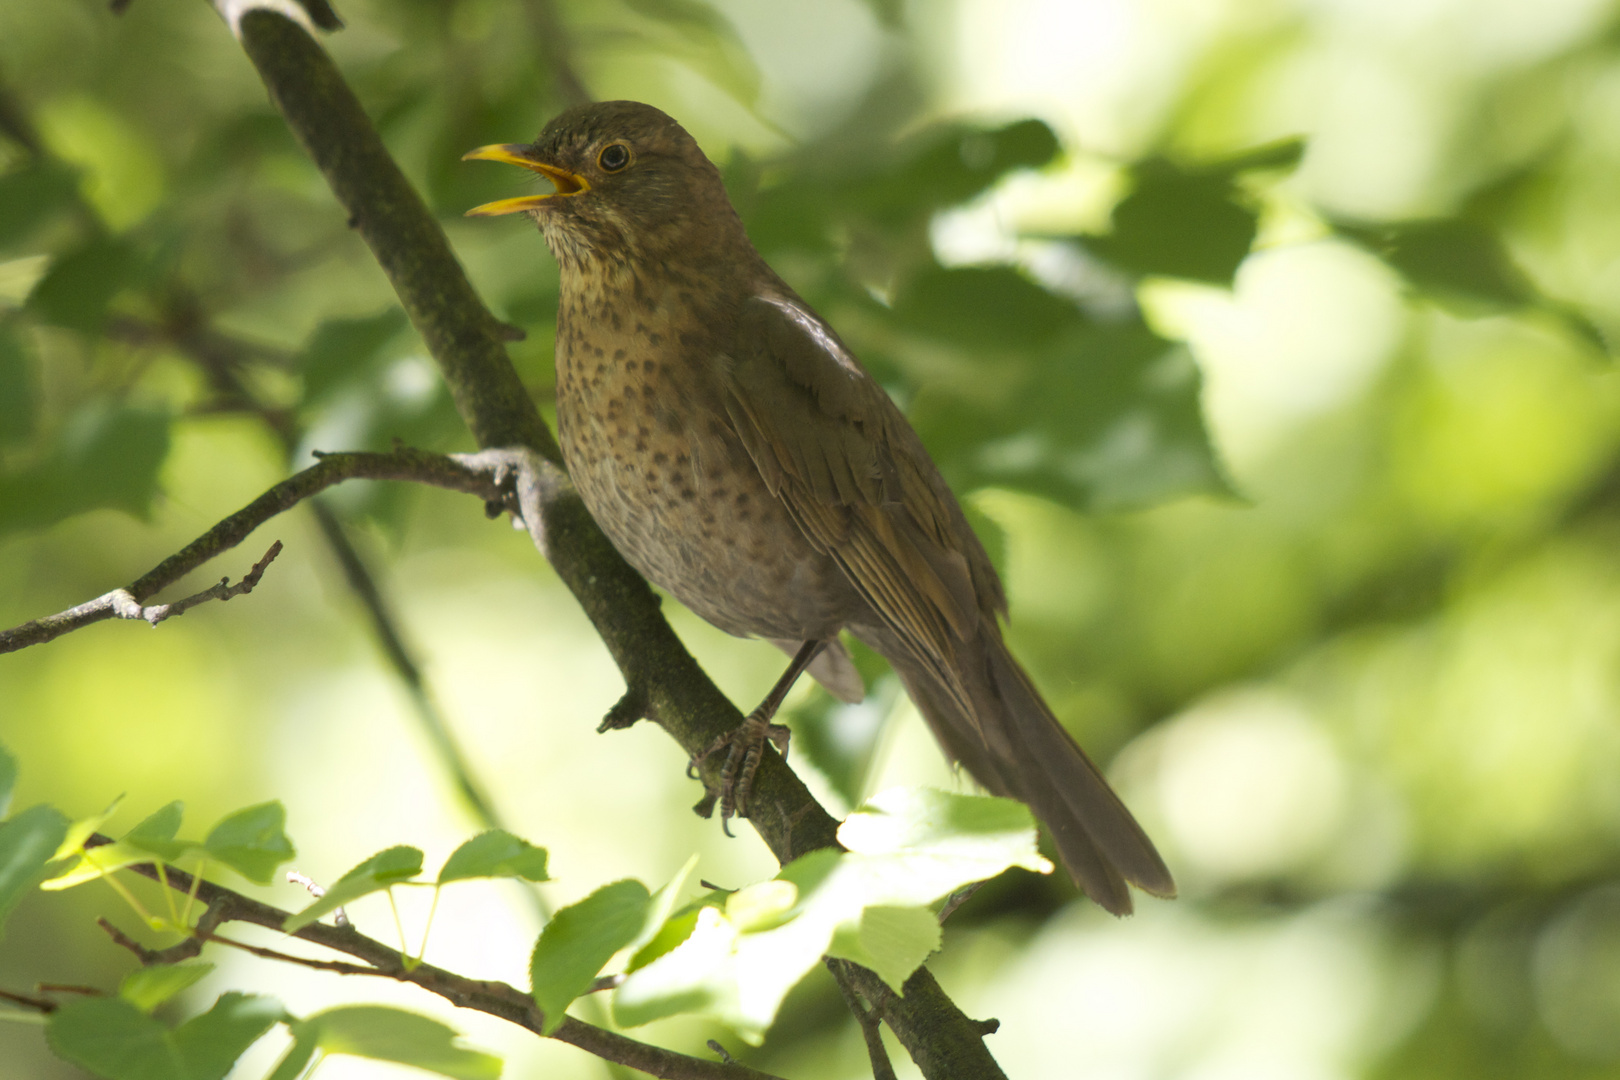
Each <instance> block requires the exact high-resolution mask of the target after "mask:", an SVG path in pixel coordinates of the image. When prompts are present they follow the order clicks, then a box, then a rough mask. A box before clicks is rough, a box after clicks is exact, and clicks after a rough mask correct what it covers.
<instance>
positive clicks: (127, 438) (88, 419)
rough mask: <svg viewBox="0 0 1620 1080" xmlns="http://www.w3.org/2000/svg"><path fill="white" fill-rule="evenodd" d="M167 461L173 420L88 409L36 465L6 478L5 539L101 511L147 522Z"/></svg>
mask: <svg viewBox="0 0 1620 1080" xmlns="http://www.w3.org/2000/svg"><path fill="white" fill-rule="evenodd" d="M168 453H169V415H168V414H167V413H163V412H155V411H152V410H148V409H142V408H135V407H132V406H129V405H125V404H122V403H119V402H117V401H113V400H109V399H100V400H96V401H91V402H88V403H86V404H85V405H83V406H81V407H80V408H79V409H78V410H77V411H76V412H75V413H74V414H73V415H72V416H71V417H69V418H68V421H67V423H66V424H65V425H64V426H63V429H62V431H61V433H60V435H59V436H58V438H57V439H56V442H55V445H53V446H52V447H51V448H50V449H49V452H48V453H47V454H45V455H44V456H43V457H42V458H41V460H40V461H39V462H38V463H37V464H36V465H34V466H33V467H32V468H29V469H21V470H17V471H14V472H9V473H3V474H0V535H3V534H5V533H7V532H11V531H15V530H17V529H42V528H45V527H47V526H49V525H53V524H55V523H56V522H58V521H61V520H62V519H64V518H68V517H71V516H73V515H74V514H79V513H83V512H84V511H86V510H95V509H98V508H101V507H109V508H112V509H115V510H123V511H125V512H127V513H130V514H134V515H135V516H137V517H144V516H145V515H146V513H147V511H148V509H149V508H150V506H151V504H152V500H153V498H154V497H155V496H156V495H157V491H158V470H159V469H160V468H161V466H162V465H163V460H164V459H165V458H166V457H167V456H168Z"/></svg>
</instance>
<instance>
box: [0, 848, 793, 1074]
mask: <svg viewBox="0 0 1620 1080" xmlns="http://www.w3.org/2000/svg"><path fill="white" fill-rule="evenodd" d="M110 843H112V839H111V837H106V836H101V835H99V834H98V835H96V836H93V837H91V838H90V840H89V841H87V842H86V845H85V846H86V847H98V846H101V845H103V844H110ZM127 869H129V870H133V871H134V872H135V873H137V874H140V875H141V876H143V877H147V878H150V879H151V880H153V881H156V882H158V883H159V884H163V885H166V886H168V887H169V888H171V889H173V890H175V891H176V892H180V893H191V892H192V890H193V889H195V890H196V891H195V894H194V895H195V896H196V897H197V899H199V900H201V901H202V902H203V903H204V904H206V905H208V906H207V909H206V915H205V919H206V920H207V922H206V928H203V927H202V924H200V926H199V928H200V929H201V937H202V938H204V939H207V940H215V941H220V942H221V943H222V944H227V945H231V946H235V947H236V948H242V949H246V950H247V951H249V952H252V953H255V954H256V955H259V956H263V957H265V958H266V959H272V960H279V961H283V962H291V963H298V964H302V965H304V966H309V967H318V968H321V969H323V970H329V971H337V972H340V973H345V974H352V973H359V972H363V973H364V974H368V975H379V976H384V977H387V978H390V979H395V980H397V981H399V982H404V983H413V984H415V985H416V986H419V987H421V988H422V989H424V990H426V991H428V992H429V993H432V994H437V995H438V996H440V997H442V998H444V999H445V1000H446V1001H448V1002H450V1003H451V1004H453V1005H457V1006H460V1007H461V1008H464V1009H475V1010H477V1011H478V1012H483V1013H488V1014H489V1015H491V1016H495V1017H499V1018H500V1019H502V1020H506V1021H509V1022H511V1023H513V1024H517V1025H518V1026H519V1027H523V1028H527V1029H528V1030H530V1031H532V1032H534V1033H535V1034H536V1035H543V1034H544V1022H545V1017H544V1015H543V1014H542V1013H541V1012H540V1009H539V1007H538V1006H537V1005H535V1003H534V999H533V998H532V997H530V996H529V995H528V994H525V993H524V992H523V991H521V990H519V989H517V988H516V987H514V986H511V985H509V984H507V983H504V982H496V981H490V980H484V979H470V978H468V977H466V976H465V975H458V974H456V973H455V972H453V971H446V970H445V969H444V968H440V967H435V966H434V965H432V964H427V963H419V964H415V965H413V966H411V967H410V968H409V969H407V968H406V966H405V961H404V957H402V956H401V955H400V953H399V950H397V949H393V948H390V947H389V946H387V945H384V944H383V943H382V942H380V941H377V940H376V939H374V938H369V937H367V936H366V935H364V934H362V933H360V932H359V931H358V930H356V929H354V927H352V926H327V925H326V924H324V923H318V922H317V923H311V924H310V925H308V926H306V927H304V928H303V929H301V930H299V931H297V932H296V933H294V934H293V935H292V936H293V937H296V938H300V939H302V940H304V941H308V942H312V943H314V944H316V945H320V946H323V947H325V948H328V949H331V950H332V951H334V952H338V953H342V954H343V955H345V956H351V957H354V958H355V959H358V960H361V961H364V963H365V965H366V966H365V967H364V968H360V967H358V966H357V965H354V964H347V963H342V962H338V961H319V960H316V961H310V960H307V959H305V958H302V957H295V956H291V955H289V954H284V953H280V952H277V951H275V950H272V949H260V948H258V947H257V946H247V945H244V944H242V943H241V942H236V941H227V940H225V939H223V938H220V937H219V936H218V935H217V934H216V933H215V932H214V928H215V927H217V926H219V925H221V924H223V923H227V922H241V923H249V924H251V925H253V926H262V927H264V928H265V929H267V930H274V931H277V932H280V930H281V928H282V926H283V925H284V924H285V923H286V921H287V919H288V918H290V917H291V913H290V912H286V911H283V910H281V909H280V908H276V907H271V906H270V905H269V904H264V903H260V902H259V901H257V900H254V899H252V898H251V897H247V896H243V895H242V894H241V893H239V892H235V891H234V890H231V889H227V888H225V887H224V886H222V885H215V884H214V883H213V882H211V881H198V882H195V883H194V882H193V880H192V876H191V875H190V874H188V873H186V872H185V871H184V870H179V869H176V868H175V867H172V866H168V865H165V866H164V867H163V872H162V873H161V874H159V873H158V868H157V866H156V865H155V864H153V863H141V864H139V865H136V866H131V867H128V868H127ZM106 928H107V930H108V932H109V933H110V934H112V935H113V937H114V939H115V940H118V939H123V940H122V941H120V942H119V943H120V944H124V945H125V947H126V948H131V949H132V951H134V952H135V954H136V955H137V956H139V957H140V958H141V960H142V962H143V963H151V962H158V963H162V962H164V961H165V960H166V959H167V953H168V952H169V951H168V950H165V952H164V953H163V954H158V953H152V952H151V951H150V950H147V949H145V948H143V947H142V946H140V945H138V944H136V943H135V942H133V941H129V939H128V938H127V937H125V935H123V934H122V933H120V932H118V931H116V930H114V929H113V928H112V927H111V926H110V925H108V926H107V927H106ZM126 943H127V944H126ZM188 943H189V942H183V943H182V945H184V944H188ZM7 996H10V995H7ZM549 1037H550V1038H553V1039H556V1040H558V1041H560V1042H565V1043H568V1044H570V1045H572V1046H577V1047H579V1048H580V1049H582V1050H585V1051H588V1052H589V1053H592V1054H595V1055H596V1056H597V1057H600V1058H604V1059H606V1060H608V1061H612V1062H616V1063H618V1064H620V1065H628V1066H630V1067H631V1068H633V1069H640V1070H641V1071H642V1072H645V1073H649V1074H651V1075H653V1076H657V1077H663V1078H665V1080H781V1078H780V1077H775V1076H772V1075H771V1074H769V1073H762V1072H760V1071H759V1070H757V1069H750V1068H747V1067H746V1066H743V1065H734V1064H724V1063H718V1062H711V1061H704V1060H702V1059H701V1058H694V1057H689V1056H687V1055H686V1054H681V1053H677V1052H676V1051H674V1050H665V1049H662V1048H661V1047H657V1046H650V1045H648V1044H647V1043H643V1042H638V1041H637V1040H635V1039H630V1038H626V1037H625V1036H623V1035H619V1034H616V1033H615V1032H611V1031H607V1030H605V1029H603V1028H599V1027H594V1026H592V1025H591V1024H587V1023H585V1022H584V1021H583V1020H576V1019H574V1018H573V1017H571V1016H568V1017H564V1018H563V1022H562V1026H561V1027H559V1028H558V1029H557V1030H556V1031H554V1032H552V1034H551V1035H550V1036H549Z"/></svg>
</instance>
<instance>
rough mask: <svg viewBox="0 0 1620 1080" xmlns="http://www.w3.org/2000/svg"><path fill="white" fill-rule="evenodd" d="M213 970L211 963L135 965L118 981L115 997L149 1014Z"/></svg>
mask: <svg viewBox="0 0 1620 1080" xmlns="http://www.w3.org/2000/svg"><path fill="white" fill-rule="evenodd" d="M213 970H214V965H213V964H205V963H200V962H199V963H188V964H156V965H153V966H152V967H140V968H136V969H135V970H134V971H132V972H130V973H129V974H128V975H125V976H124V981H123V982H121V983H119V984H118V996H119V997H121V998H123V999H124V1000H125V1001H127V1002H129V1003H130V1004H131V1005H133V1006H135V1007H136V1008H137V1009H139V1010H141V1012H144V1013H149V1012H151V1011H152V1010H153V1009H155V1008H157V1007H158V1006H159V1005H161V1004H163V1003H164V1002H165V1001H168V1000H169V999H170V998H172V997H174V995H176V994H178V993H179V992H180V991H182V990H185V989H187V988H188V987H190V986H193V985H195V984H196V983H197V982H198V980H200V979H202V978H203V976H205V975H207V974H208V973H209V972H210V971H213Z"/></svg>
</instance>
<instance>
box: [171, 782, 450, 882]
mask: <svg viewBox="0 0 1620 1080" xmlns="http://www.w3.org/2000/svg"><path fill="white" fill-rule="evenodd" d="M286 824H287V811H286V810H285V809H284V808H283V807H282V805H281V803H280V802H279V801H275V800H272V801H270V802H265V803H259V804H258V805H256V806H249V807H246V808H244V809H241V810H238V811H236V812H235V813H234V814H227V815H226V816H225V817H224V818H223V819H221V820H220V823H219V824H218V825H215V826H214V828H213V831H212V832H210V833H209V834H208V838H207V839H206V840H204V841H203V847H204V848H205V849H206V850H207V852H208V857H209V858H211V859H216V860H218V861H219V862H222V863H224V864H225V865H226V866H228V867H230V868H231V869H232V870H235V871H236V872H237V873H239V874H241V875H242V876H243V877H245V878H247V879H248V880H249V881H256V882H258V883H259V884H260V885H268V884H269V883H270V879H271V877H272V876H273V875H274V874H275V872H276V867H278V866H280V865H281V864H282V863H284V862H287V861H288V860H290V859H291V858H292V857H293V854H294V852H293V846H292V841H291V840H288V839H287V834H286V833H285V832H284V831H283V829H284V827H285V826H286ZM418 866H420V862H419V863H418Z"/></svg>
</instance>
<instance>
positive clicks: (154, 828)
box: [119, 799, 208, 862]
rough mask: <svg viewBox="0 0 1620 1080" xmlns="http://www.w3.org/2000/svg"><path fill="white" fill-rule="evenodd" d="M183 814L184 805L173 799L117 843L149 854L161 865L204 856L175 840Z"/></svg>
mask: <svg viewBox="0 0 1620 1080" xmlns="http://www.w3.org/2000/svg"><path fill="white" fill-rule="evenodd" d="M185 812H186V804H185V803H183V802H181V801H180V800H178V799H176V800H175V801H174V802H172V803H169V804H168V805H167V806H164V807H163V808H161V809H159V810H157V811H155V812H154V813H153V814H151V816H149V817H147V818H146V820H144V821H142V822H141V823H140V824H139V825H137V826H135V827H134V828H133V829H131V830H129V832H127V833H125V834H124V836H123V839H122V840H120V841H119V843H120V844H123V845H125V846H128V847H132V848H136V849H138V850H140V851H146V852H150V853H151V854H153V855H156V856H157V857H158V858H160V859H162V860H163V861H164V862H177V861H179V860H180V859H181V858H183V857H184V856H186V855H188V854H202V855H207V854H208V852H207V851H206V850H204V849H202V848H200V847H199V845H197V844H193V843H191V842H189V841H186V840H176V839H175V838H174V835H175V833H177V832H179V831H180V819H181V818H182V817H183V816H184V815H185Z"/></svg>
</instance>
